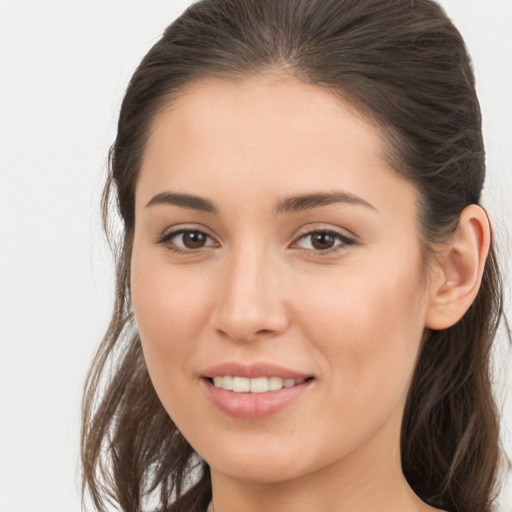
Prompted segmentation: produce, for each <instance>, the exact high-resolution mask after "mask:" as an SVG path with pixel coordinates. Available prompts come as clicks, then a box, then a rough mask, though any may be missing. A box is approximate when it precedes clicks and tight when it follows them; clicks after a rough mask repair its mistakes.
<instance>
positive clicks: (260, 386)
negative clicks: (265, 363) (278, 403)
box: [251, 377, 268, 393]
mask: <svg viewBox="0 0 512 512" xmlns="http://www.w3.org/2000/svg"><path fill="white" fill-rule="evenodd" d="M267 391H268V379H267V377H257V378H255V379H251V393H265V392H267Z"/></svg>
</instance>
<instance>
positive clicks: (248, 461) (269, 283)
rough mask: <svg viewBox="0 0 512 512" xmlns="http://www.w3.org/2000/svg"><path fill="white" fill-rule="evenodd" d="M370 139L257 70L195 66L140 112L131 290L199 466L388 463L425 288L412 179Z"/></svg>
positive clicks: (307, 95) (312, 98) (344, 113)
mask: <svg viewBox="0 0 512 512" xmlns="http://www.w3.org/2000/svg"><path fill="white" fill-rule="evenodd" d="M384 150H385V149H384V146H383V141H382V139H381V133H380V131H379V129H378V128H376V127H375V126H373V125H372V124H370V123H368V122H367V121H365V120H364V119H363V118H362V117H361V116H359V115H357V113H355V112H354V110H353V109H351V108H349V107H348V106H347V105H346V104H344V103H343V102H341V101H340V99H339V98H336V97H334V95H331V94H330V93H329V92H327V91H326V90H325V89H322V88H319V87H315V86H310V85H306V84H303V83H301V82H299V81H296V80H295V79H293V78H283V77H278V76H275V75H266V76H261V77H258V78H251V79H247V80H245V81H241V82H236V83H233V82H224V81H216V80H211V81H202V82H199V83H197V84H195V85H193V86H190V87H189V88H188V89H187V90H186V91H185V94H183V95H182V96H181V97H179V98H178V99H177V100H175V101H174V102H173V103H172V104H171V105H169V107H168V108H167V109H166V110H165V111H164V112H163V113H161V114H160V115H159V116H158V117H157V118H156V120H155V123H154V127H153V130H152V132H151V134H150V137H149V140H148V144H147V148H146V151H145V156H144V159H143V163H142V168H141V173H140V177H139V180H138V183H137V189H136V226H135V239H134V246H133V258H132V267H131V292H132V299H133V308H134V311H135V316H136V319H137V324H138V327H139V330H140V335H141V340H142V346H143V350H144V355H145V358H146V362H147V367H148V370H149V373H150V375H151V379H152V381H153V384H154V386H155V389H156V391H157V393H158V395H159V397H160V399H161V401H162V403H163V405H164V407H165V409H166V410H167V411H168V413H169V415H170V416H171V417H172V419H173V421H174V422H175V423H176V425H177V426H178V428H179V429H180V431H181V432H182V433H183V435H184V436H185V437H186V438H187V440H188V441H189V442H190V443H191V445H192V446H193V447H194V448H195V450H196V451H197V452H198V453H199V454H200V455H201V456H202V457H203V458H204V459H205V460H206V461H207V462H208V463H209V464H210V466H211V468H212V472H214V473H217V474H224V475H227V476H230V477H232V478H240V479H244V480H250V481H259V482H277V481H284V480H289V479H293V478H297V477H300V476H304V475H309V474H314V473H315V472H318V471H319V470H324V471H328V470H334V469H336V471H345V470H346V471H349V470H350V472H351V474H352V470H353V469H354V467H355V466H357V467H359V468H360V469H364V471H367V472H371V471H373V468H374V467H379V468H380V470H382V468H385V467H387V466H386V465H389V464H390V463H391V461H392V462H393V463H397V464H399V462H398V461H399V435H400V421H401V417H402V412H403V408H404V401H405V398H406V395H407V391H408V388H409V383H410V380H411V376H412V373H413V369H414V365H415V360H416V357H417V354H418V349H419V346H420V341H421V338H422V334H423V331H424V327H425V317H426V313H427V311H428V308H429V300H428V297H429V290H428V284H427V283H426V282H425V280H424V269H423V266H422V257H421V251H420V242H419V231H418V227H417V222H416V214H417V207H416V204H417V195H416V191H415V188H414V187H413V186H412V185H411V184H410V183H408V182H407V181H404V180H403V179H401V178H400V177H398V176H397V175H396V174H395V173H393V172H392V171H391V170H390V168H389V167H388V165H387V164H386V162H385V159H384V156H383V155H384ZM283 386H284V387H283ZM288 386H289V387H288ZM233 387H234V390H233ZM225 388H226V389H225ZM230 388H231V389H230ZM269 388H270V390H268V391H266V390H267V389H269ZM251 389H252V391H250V390H251Z"/></svg>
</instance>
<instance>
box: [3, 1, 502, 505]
mask: <svg viewBox="0 0 512 512" xmlns="http://www.w3.org/2000/svg"><path fill="white" fill-rule="evenodd" d="M189 3H190V1H187V0H181V1H178V0H166V1H164V0H145V1H144V2H142V1H135V0H88V1H85V0H83V1H76V2H75V1H72V0H60V1H59V0H47V1H44V2H41V1H37V0H0V173H1V174H0V177H1V181H0V512H72V511H78V510H80V498H79V478H78V442H79V417H80V400H81V390H82V385H83V381H84V377H85V373H86V369H87V366H88V363H89V361H90V359H91V357H92V354H93V351H94V349H95V346H96V345H97V343H98V342H99V340H100V338H101V336H102V334H103V331H104V329H105V327H106V323H107V320H108V316H109V311H110V306H111V295H112V279H111V276H112V267H111V259H110V256H109V253H108V250H107V249H106V246H105V243H104V240H103V238H102V233H101V228H100V219H99V213H98V210H99V196H100V191H101V186H102V182H103V178H104V175H105V167H106V156H107V151H108V147H109V145H110V144H111V142H112V141H113V140H114V137H115V124H116V116H117V112H118V108H119V104H120V101H121V98H122V95H123V92H124V89H125V87H126V85H127V82H128V80H129V77H130V75H131V73H132V72H133V70H134V69H135V66H136V65H137V63H138V61H139V60H140V59H141V57H142V56H143V55H144V54H145V52H146V51H147V50H148V49H149V47H150V46H151V45H152V43H154V42H155V41H156V39H157V38H158V36H159V35H160V34H161V32H162V31H163V29H164V28H165V26H167V25H168V24H169V23H170V22H171V21H172V20H173V19H174V18H175V17H176V16H177V15H178V14H179V13H180V12H181V11H182V10H183V9H184V8H185V7H186V6H187V5H188V4H189ZM441 3H442V5H444V6H445V8H446V9H447V11H448V13H449V14H450V15H451V16H452V18H453V19H454V21H455V23H456V24H457V25H458V27H459V29H460V30H461V32H462V33H463V35H464V37H465V38H466V42H467V44H468V47H469V49H470V53H471V54H472V56H473V60H474V64H475V69H476V76H477V82H478V90H479V95H480V100H481V103H482V108H483V114H484V134H485V139H486V145H487V152H488V181H487V186H486V190H485V194H484V204H485V206H486V207H487V208H488V210H489V211H490V213H491V216H492V217H493V219H494V224H495V227H496V230H497V238H498V242H499V244H500V246H501V252H502V253H503V259H504V260H510V255H511V254H512V244H511V243H510V239H509V236H507V235H506V232H507V230H508V232H509V233H512V220H511V219H512V99H511V92H512V31H511V27H512V0H487V1H483V0H443V1H442V2H441ZM511 295H512V294H511V293H510V286H508V306H507V311H508V316H509V318H510V316H511V315H510V313H511V311H512V309H511V303H512V300H511ZM503 346H504V343H503V342H502V348H501V349H500V352H499V354H498V357H497V360H499V362H500V369H499V373H498V376H497V381H498V388H499V393H500V397H501V400H502V401H503V403H504V412H503V426H504V429H505V430H506V432H505V436H504V442H505V444H506V446H507V450H508V452H509V453H511V452H512V442H511V432H512V396H511V395H512V390H511V387H512V379H510V373H512V372H511V369H512V364H511V356H510V350H509V351H508V352H507V349H506V348H503ZM507 489H508V494H509V496H508V497H507V496H506V495H505V494H506V493H503V495H502V497H501V500H500V501H501V507H502V508H501V510H503V511H510V510H512V500H511V498H510V494H511V491H512V484H511V483H510V482H508V483H507Z"/></svg>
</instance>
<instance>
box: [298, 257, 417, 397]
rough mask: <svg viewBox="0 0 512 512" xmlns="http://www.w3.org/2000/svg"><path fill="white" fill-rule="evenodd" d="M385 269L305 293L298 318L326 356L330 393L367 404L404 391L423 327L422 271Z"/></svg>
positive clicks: (353, 274)
mask: <svg viewBox="0 0 512 512" xmlns="http://www.w3.org/2000/svg"><path fill="white" fill-rule="evenodd" d="M385 267H386V266H385V265H383V266H382V267H381V268H378V267H376V266H373V265H369V266H365V268H364V270H363V269H361V270H360V271H358V270H357V269H356V268H355V267H351V268H350V271H347V272H345V271H344V270H342V272H341V273H340V276H339V277H340V278H339V279H337V280H335V281H333V282H332V283H336V284H337V286H334V285H333V284H331V285H330V286H329V289H325V288H324V289H319V288H316V292H315V291H313V292H311V291H310V292H308V294H304V301H303V302H302V308H303V309H302V311H301V312H300V313H299V314H298V315H297V316H298V317H299V318H307V319H309V320H308V321H306V322H304V323H303V329H304V330H306V331H307V332H308V337H309V338H310V339H313V340H315V343H316V345H317V347H319V348H320V350H321V351H322V353H323V354H325V355H326V357H325V360H326V361H328V364H329V365H330V368H329V374H330V375H332V376H333V379H335V385H334V386H333V389H341V390H344V389H345V390H347V389H349V390H350V393H351V394H352V395H353V396H354V397H356V396H358V397H360V398H361V399H363V398H364V400H370V401H372V400H373V401H375V400H379V397H384V396H385V397H389V398H390V399H391V400H395V401H396V400H399V399H401V398H402V397H403V395H404V393H406V392H407V390H408V385H409V381H410V378H411V375H412V372H413V370H414V365H415V361H416V357H417V353H418V350H419V344H420V341H421V336H422V333H423V326H424V315H425V307H424V302H425V301H424V288H423V284H422V281H421V267H420V266H419V265H418V266H414V265H411V262H410V261H409V262H407V261H403V262H402V264H397V265H396V266H395V267H389V266H388V267H387V268H385ZM369 269H371V271H369ZM341 274H342V275H341ZM313 290H315V289H313ZM306 312H308V313H306Z"/></svg>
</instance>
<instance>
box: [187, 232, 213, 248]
mask: <svg viewBox="0 0 512 512" xmlns="http://www.w3.org/2000/svg"><path fill="white" fill-rule="evenodd" d="M181 239H182V244H183V246H185V247H186V248H187V249H201V248H202V247H204V246H205V245H206V242H207V241H208V236H207V235H206V234H205V233H201V231H185V232H184V233H182V234H181Z"/></svg>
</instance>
